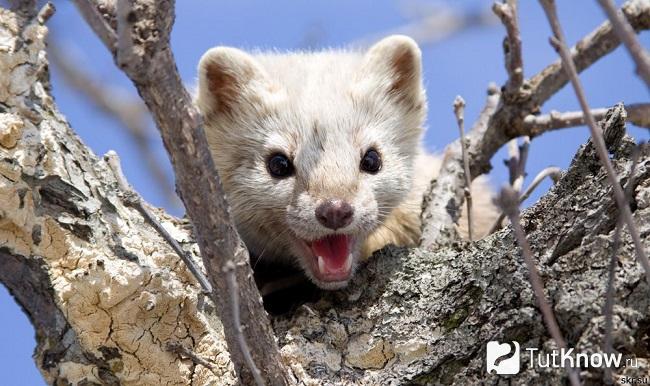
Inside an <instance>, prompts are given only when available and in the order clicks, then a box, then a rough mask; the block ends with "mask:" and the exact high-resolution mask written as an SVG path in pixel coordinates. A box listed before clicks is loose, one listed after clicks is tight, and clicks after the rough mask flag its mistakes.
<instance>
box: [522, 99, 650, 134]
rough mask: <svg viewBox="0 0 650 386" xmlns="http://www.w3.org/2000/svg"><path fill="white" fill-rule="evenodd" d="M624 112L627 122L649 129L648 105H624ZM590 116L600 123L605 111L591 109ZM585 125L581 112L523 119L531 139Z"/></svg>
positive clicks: (649, 108)
mask: <svg viewBox="0 0 650 386" xmlns="http://www.w3.org/2000/svg"><path fill="white" fill-rule="evenodd" d="M625 111H626V112H627V121H628V122H630V123H632V124H634V125H636V126H639V127H645V128H648V129H650V103H637V104H631V105H626V106H625ZM591 114H592V115H593V116H594V119H595V120H597V121H600V120H601V119H603V118H605V114H607V109H606V108H600V109H591ZM585 123H586V121H585V116H584V114H583V112H582V111H567V112H563V113H560V112H558V111H551V112H550V113H549V114H544V115H529V116H527V117H526V118H524V125H525V126H526V130H527V131H528V132H529V133H530V135H531V136H533V137H535V136H538V135H540V134H541V133H544V132H547V131H552V130H557V129H564V128H567V127H575V126H582V125H584V124H585Z"/></svg>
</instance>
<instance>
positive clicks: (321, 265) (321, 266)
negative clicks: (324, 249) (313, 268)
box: [318, 256, 325, 273]
mask: <svg viewBox="0 0 650 386" xmlns="http://www.w3.org/2000/svg"><path fill="white" fill-rule="evenodd" d="M318 270H319V271H320V272H321V273H322V272H325V260H323V258H322V257H321V256H318Z"/></svg>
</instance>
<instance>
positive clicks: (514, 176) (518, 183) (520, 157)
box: [506, 136, 530, 192]
mask: <svg viewBox="0 0 650 386" xmlns="http://www.w3.org/2000/svg"><path fill="white" fill-rule="evenodd" d="M529 148H530V138H529V137H528V136H525V137H524V140H523V142H522V144H521V145H519V144H518V143H517V139H516V138H515V139H512V140H510V142H508V153H509V156H510V158H509V159H508V160H507V161H506V165H508V173H509V176H510V186H512V188H513V189H515V190H516V191H517V192H521V188H522V186H523V185H524V178H526V162H527V161H528V149H529Z"/></svg>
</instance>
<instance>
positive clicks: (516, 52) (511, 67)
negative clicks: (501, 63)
mask: <svg viewBox="0 0 650 386" xmlns="http://www.w3.org/2000/svg"><path fill="white" fill-rule="evenodd" d="M492 10H493V11H494V13H495V14H496V15H497V16H498V17H499V19H501V22H502V23H503V25H504V26H505V27H506V32H507V36H506V38H505V40H504V41H503V45H504V51H505V55H506V70H507V71H508V81H507V82H506V85H505V91H506V92H505V93H504V94H507V95H516V94H518V93H519V89H520V88H521V86H522V85H523V82H524V64H523V58H522V54H521V34H520V33H519V22H518V20H517V1H516V0H507V1H506V2H503V3H500V2H495V3H494V5H493V6H492Z"/></svg>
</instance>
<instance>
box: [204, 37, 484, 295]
mask: <svg viewBox="0 0 650 386" xmlns="http://www.w3.org/2000/svg"><path fill="white" fill-rule="evenodd" d="M420 62H421V61H420V50H419V48H418V47H417V45H416V43H415V42H414V41H413V40H411V39H410V38H408V37H404V36H391V37H388V38H386V39H384V40H382V41H380V42H379V43H377V44H376V45H374V46H373V47H371V48H370V49H369V50H368V51H367V52H365V53H361V52H352V51H324V52H316V53H283V54H280V53H259V54H252V55H251V54H248V53H245V52H243V51H240V50H238V49H235V48H228V47H217V48H213V49H211V50H209V51H208V52H206V53H205V55H204V56H203V57H202V58H201V62H200V64H199V85H198V95H197V98H196V104H197V106H198V107H199V109H200V110H201V112H202V114H203V116H204V119H205V130H206V135H207V138H208V143H209V145H210V148H211V150H212V153H213V157H214V161H215V163H216V166H217V169H218V171H219V175H220V177H221V179H222V182H223V186H224V189H225V191H226V194H227V199H228V202H229V203H230V205H231V207H232V213H233V215H234V219H235V222H236V225H237V229H238V231H239V232H240V234H241V236H242V238H243V240H244V242H245V243H246V245H247V246H248V248H249V249H250V251H251V254H252V256H254V259H255V258H257V259H264V260H268V261H278V260H284V261H289V262H292V263H295V264H297V265H298V266H300V267H301V268H302V269H303V270H304V271H305V273H306V274H307V276H309V277H310V278H311V279H312V280H313V281H314V282H315V283H316V284H317V285H319V286H321V287H323V288H330V289H333V288H340V287H342V286H344V285H346V284H347V280H346V281H341V282H336V283H331V282H322V281H319V280H318V279H316V278H315V277H314V275H313V274H312V269H313V266H312V262H311V261H310V259H311V258H312V256H309V255H310V251H309V250H308V249H306V247H305V241H310V240H316V239H320V238H322V237H325V236H327V235H329V234H332V233H335V232H334V231H332V230H331V229H327V228H325V227H324V226H322V225H321V224H319V223H318V221H317V220H316V218H315V215H314V210H315V208H316V206H317V205H318V204H319V203H321V202H323V201H324V200H327V199H332V198H336V199H343V200H345V201H347V202H349V203H350V204H351V205H352V206H353V208H354V218H353V221H352V223H351V224H349V225H348V226H346V227H344V228H342V229H339V230H337V231H336V233H345V234H349V235H353V236H354V237H355V242H354V245H353V247H352V250H351V259H352V272H354V269H355V268H356V266H357V264H358V262H359V261H360V259H363V258H366V257H367V256H368V255H369V254H371V253H372V252H374V251H375V250H378V249H380V248H381V247H383V246H385V245H387V244H396V245H405V246H406V245H414V244H415V243H416V242H417V241H418V239H419V236H420V225H421V224H420V211H421V202H422V193H423V191H424V190H425V189H426V187H427V186H428V183H429V181H430V180H431V178H432V177H433V176H434V174H435V173H436V171H437V170H438V169H439V165H440V160H439V158H436V157H432V156H430V155H425V154H423V153H422V152H421V150H420V149H421V147H420V146H421V145H420V141H421V137H422V134H423V130H422V127H423V124H424V118H425V116H426V97H425V93H424V88H423V87H422V77H421V64H420ZM371 147H372V148H375V149H377V151H378V152H379V153H380V155H381V157H382V169H381V170H380V171H379V172H378V173H376V174H369V173H366V172H363V171H361V170H360V168H359V163H360V160H361V157H362V156H363V154H364V153H365V151H366V150H367V149H369V148H371ZM278 152H280V153H283V154H286V155H287V156H288V157H289V158H290V159H291V160H292V162H293V164H294V167H295V175H293V176H291V177H287V178H282V179H278V178H274V177H272V176H271V175H270V173H269V172H268V170H267V166H266V165H267V164H266V162H267V159H268V157H269V156H270V155H272V154H274V153H278ZM479 185H480V192H481V193H480V195H478V196H477V197H476V198H475V203H476V204H475V205H477V207H481V209H480V210H479V211H477V212H478V213H477V216H476V217H477V222H478V223H481V229H482V230H483V231H484V230H485V229H486V228H484V227H483V226H482V224H483V223H484V222H485V221H483V217H490V218H493V217H494V216H493V212H494V211H493V207H492V205H491V203H488V200H489V189H488V188H487V186H486V185H485V183H484V182H480V181H479ZM483 205H485V207H484V208H485V210H483V209H484V208H483V207H482V206H483ZM484 213H485V214H487V216H483V214H484ZM479 233H480V232H479ZM254 263H255V261H254Z"/></svg>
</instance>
